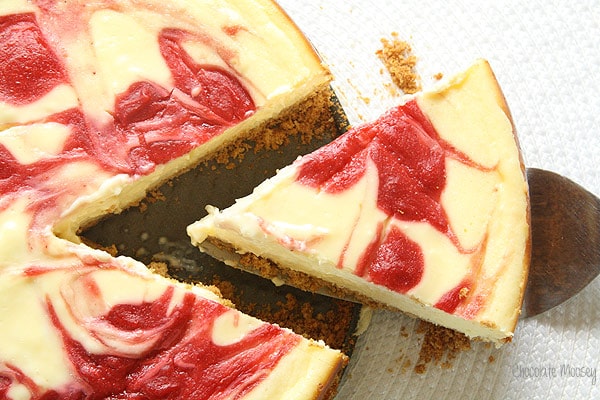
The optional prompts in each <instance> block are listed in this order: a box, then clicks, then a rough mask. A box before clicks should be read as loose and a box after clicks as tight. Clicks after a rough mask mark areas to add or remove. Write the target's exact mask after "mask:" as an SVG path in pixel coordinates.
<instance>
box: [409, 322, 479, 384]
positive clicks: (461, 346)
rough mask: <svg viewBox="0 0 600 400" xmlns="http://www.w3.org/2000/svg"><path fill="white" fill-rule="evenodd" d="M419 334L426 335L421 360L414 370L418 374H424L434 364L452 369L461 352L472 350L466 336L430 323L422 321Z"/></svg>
mask: <svg viewBox="0 0 600 400" xmlns="http://www.w3.org/2000/svg"><path fill="white" fill-rule="evenodd" d="M417 333H421V334H424V338H423V343H422V344H421V350H420V352H419V360H418V361H417V364H416V366H415V368H414V371H415V372H416V373H417V374H424V373H425V372H426V371H427V366H428V365H429V364H432V363H433V364H434V365H439V366H440V367H441V368H443V369H450V368H452V361H453V360H454V359H455V358H456V357H457V356H458V354H459V353H460V352H462V351H465V350H469V349H471V341H470V340H469V338H468V337H467V336H465V335H464V334H462V333H460V332H456V331H454V330H452V329H448V328H444V327H441V326H438V325H435V324H432V323H429V322H425V321H421V322H420V323H419V326H418V328H417Z"/></svg>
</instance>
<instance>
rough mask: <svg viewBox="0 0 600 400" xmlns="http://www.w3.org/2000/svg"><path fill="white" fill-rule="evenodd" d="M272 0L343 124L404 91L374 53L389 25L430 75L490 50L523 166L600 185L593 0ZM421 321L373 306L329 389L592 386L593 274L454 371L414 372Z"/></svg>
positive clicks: (359, 393)
mask: <svg viewBox="0 0 600 400" xmlns="http://www.w3.org/2000/svg"><path fill="white" fill-rule="evenodd" d="M280 4H281V6H282V8H284V9H285V10H286V11H287V12H288V14H289V15H290V16H291V18H292V19H293V20H294V21H295V22H296V23H297V24H298V26H299V27H300V29H301V30H303V31H304V33H305V34H306V35H307V37H308V38H309V39H310V41H311V42H312V43H313V44H314V46H315V47H316V49H317V50H318V51H319V53H320V54H321V56H322V57H323V59H324V60H325V62H326V63H327V64H328V65H329V67H330V68H331V70H332V72H333V73H334V75H335V77H336V81H335V90H336V92H337V94H338V96H339V97H340V99H341V101H342V104H343V107H344V109H345V111H346V112H347V114H348V117H349V119H350V121H351V123H354V124H356V123H360V122H363V121H367V120H371V119H374V118H376V117H377V116H378V115H380V114H381V113H382V112H383V111H384V110H385V109H387V108H388V107H389V106H391V105H393V104H395V103H396V102H397V101H398V99H397V98H394V96H393V95H392V94H391V93H390V91H389V90H388V89H386V87H385V83H386V82H388V81H387V79H388V78H387V77H386V75H385V73H382V72H381V70H382V65H381V63H380V61H379V60H378V58H377V56H376V55H375V51H376V50H377V49H379V48H381V43H380V39H381V38H391V33H392V32H397V33H398V36H399V38H401V39H403V40H407V41H409V42H410V43H411V44H412V46H413V50H414V53H415V55H417V57H418V58H419V63H418V65H417V66H418V71H419V73H420V74H421V76H422V77H423V79H424V81H423V85H424V87H427V86H429V85H431V84H432V82H433V81H434V79H433V75H434V74H436V73H438V72H442V73H444V75H446V76H449V75H451V74H452V73H453V72H456V71H459V70H461V69H463V68H464V67H466V66H468V65H469V64H470V63H471V62H472V61H473V60H474V59H476V58H479V57H481V58H486V59H488V60H489V61H490V63H491V65H492V68H493V69H494V71H495V73H496V75H497V78H498V81H499V82H500V84H501V86H502V88H503V91H504V94H505V96H506V99H507V101H508V104H509V106H510V108H511V111H512V114H513V118H514V121H515V124H516V127H517V130H518V133H519V139H520V142H521V146H522V150H523V153H524V158H525V162H526V164H527V166H528V167H541V168H544V169H548V170H552V171H555V172H558V173H560V174H562V175H564V176H567V177H569V178H570V179H572V180H574V181H576V182H578V183H579V184H581V185H583V186H585V187H586V188H587V189H588V190H590V191H591V192H593V193H595V194H596V195H600V172H599V171H600V168H599V167H598V161H597V158H598V153H599V151H600V2H598V1H597V0H587V1H577V2H567V1H545V0H544V1H542V0H533V1H527V2H524V1H518V0H513V1H496V2H489V4H488V2H481V1H462V2H437V1H417V0H414V1H413V0H410V1H409V0H404V1H390V2H383V1H373V2H366V1H360V0H353V1H309V2H299V1H296V0H281V1H280ZM415 327H416V323H415V322H414V321H413V320H411V319H410V318H407V317H404V316H401V315H399V314H396V313H392V312H377V313H375V315H374V319H373V322H372V324H371V326H370V328H369V329H368V331H367V332H366V333H365V334H364V335H363V336H361V338H360V340H359V341H358V344H357V348H356V350H355V353H354V355H353V357H352V359H351V362H350V365H349V367H348V369H347V371H346V375H345V378H344V381H343V383H342V386H341V389H340V392H339V395H338V396H337V399H339V400H346V399H357V400H364V399H370V400H380V399H390V400H391V399H394V400H396V399H412V398H418V399H427V398H435V399H544V400H545V399H599V398H600V381H598V379H596V371H597V369H600V279H596V280H595V281H593V282H592V283H591V284H590V285H589V286H588V287H587V288H586V289H584V291H583V292H581V293H580V294H579V295H577V296H576V297H574V298H572V299H571V300H570V301H568V302H567V303H565V304H563V305H561V306H559V307H558V308H556V309H554V310H551V311H549V312H547V313H545V314H542V315H540V316H538V317H535V318H531V319H526V320H523V321H521V322H520V324H519V326H518V328H517V331H516V335H515V338H514V340H513V342H512V343H510V344H507V345H505V346H504V347H502V348H501V349H494V348H490V347H489V346H484V345H483V344H475V345H474V346H473V350H472V351H468V352H464V353H461V354H460V356H459V357H458V358H457V359H456V360H454V362H453V363H452V364H453V367H452V368H451V369H442V368H440V367H434V366H429V368H428V370H427V373H426V374H422V375H419V374H416V373H414V372H413V369H412V367H414V365H415V363H416V361H417V358H418V353H419V348H420V344H421V343H420V340H421V339H422V336H421V335H415V334H410V335H402V334H401V329H403V328H404V330H405V332H407V333H412V332H414V329H415ZM405 336H408V337H405ZM490 356H493V359H494V360H493V362H490ZM407 361H408V362H410V367H409V368H406V364H405V363H406V362H407ZM586 374H587V375H593V376H585V375H586ZM577 375H580V376H577ZM581 375H583V376H581Z"/></svg>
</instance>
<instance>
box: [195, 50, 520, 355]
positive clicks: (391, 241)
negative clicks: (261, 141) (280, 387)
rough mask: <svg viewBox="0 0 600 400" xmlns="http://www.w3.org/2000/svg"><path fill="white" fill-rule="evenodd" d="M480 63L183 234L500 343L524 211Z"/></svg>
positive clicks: (493, 87) (514, 160)
mask: <svg viewBox="0 0 600 400" xmlns="http://www.w3.org/2000/svg"><path fill="white" fill-rule="evenodd" d="M528 204H529V203H528V188H527V183H526V180H525V175H524V169H523V164H522V160H521V155H520V150H519V146H518V142H517V138H516V136H515V132H514V127H513V123H512V120H511V116H510V113H509V110H508V107H507V105H506V102H505V99H504V97H503V95H502V92H501V90H500V87H499V85H498V83H497V81H496V78H495V76H494V74H493V72H492V70H491V68H490V66H489V64H488V63H487V62H486V61H484V60H479V61H477V62H476V63H475V64H474V65H473V66H471V67H470V68H469V69H467V70H466V71H464V72H463V73H460V74H458V75H457V76H455V77H453V78H451V79H450V80H449V81H447V82H445V83H444V84H443V85H441V86H440V87H438V88H437V89H435V90H432V91H429V92H424V93H420V94H417V95H415V96H413V97H410V98H408V100H407V101H406V102H405V103H404V104H402V105H400V106H398V107H396V108H393V109H391V110H389V111H388V112H386V113H385V114H384V115H382V116H381V117H380V118H379V119H377V120H376V121H373V122H371V123H367V124H364V125H362V126H357V127H354V128H352V129H350V130H349V131H348V132H346V133H345V134H344V135H342V136H340V137H339V138H338V139H336V140H335V141H333V142H331V143H330V144H328V145H325V146H324V147H322V148H320V149H318V150H316V151H315V152H313V153H311V154H308V155H306V156H303V157H300V158H299V159H298V160H296V161H295V162H294V163H293V164H291V165H289V166H287V167H286V168H283V169H282V170H280V171H279V172H278V173H277V175H276V176H274V177H273V178H271V179H269V180H266V181H265V182H263V183H262V184H261V185H260V186H258V187H257V188H256V189H255V191H254V192H253V193H252V194H251V195H249V196H247V197H245V198H242V199H240V200H238V201H237V202H236V203H235V204H234V205H232V206H231V207H229V208H227V209H225V210H223V211H220V210H218V209H215V208H212V207H209V208H208V212H209V215H208V216H206V217H205V218H203V219H202V220H200V221H198V222H196V223H195V224H193V225H191V226H190V227H189V228H188V233H189V234H190V236H191V238H192V241H193V243H194V244H196V245H198V246H199V247H200V249H201V250H203V251H207V252H209V253H210V254H214V255H215V256H216V257H219V258H221V259H223V260H225V261H226V262H228V263H230V264H232V265H236V266H239V267H241V268H244V269H249V270H253V271H254V272H256V273H260V274H262V275H264V276H266V277H268V278H271V279H273V280H274V281H275V282H278V283H279V282H286V283H289V284H292V285H297V286H300V287H303V288H305V289H309V290H322V289H326V290H327V291H329V292H331V293H334V294H336V295H341V296H348V295H350V296H353V297H354V298H355V299H357V300H359V301H361V302H363V303H366V304H369V305H372V306H376V307H385V308H390V309H397V310H401V311H404V312H406V313H409V314H411V315H414V316H416V317H418V318H422V319H424V320H427V321H430V322H433V323H435V324H439V325H442V326H445V327H448V328H452V329H454V330H457V331H460V332H463V333H465V334H466V335H468V336H469V337H471V338H480V339H483V340H487V341H493V342H496V343H502V342H504V341H507V340H510V338H511V337H512V335H513V332H514V328H515V325H516V323H517V319H518V316H519V313H520V307H521V301H522V296H523V290H524V287H525V283H526V279H527V272H528V262H529V250H530V249H529V247H530V246H529V244H530V229H529V207H528Z"/></svg>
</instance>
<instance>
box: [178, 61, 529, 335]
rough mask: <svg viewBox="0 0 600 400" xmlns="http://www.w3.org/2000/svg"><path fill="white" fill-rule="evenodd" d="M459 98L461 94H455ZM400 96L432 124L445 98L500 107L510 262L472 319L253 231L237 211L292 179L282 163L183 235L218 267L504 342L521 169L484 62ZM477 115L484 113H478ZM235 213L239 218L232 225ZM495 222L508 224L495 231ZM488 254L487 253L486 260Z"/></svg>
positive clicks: (511, 319) (522, 260)
mask: <svg viewBox="0 0 600 400" xmlns="http://www.w3.org/2000/svg"><path fill="white" fill-rule="evenodd" d="M457 93H458V97H457ZM463 95H464V96H466V97H461V96H463ZM408 98H409V99H416V101H417V102H418V104H419V106H420V107H421V108H422V109H423V110H424V112H425V114H426V115H427V116H428V117H429V118H430V119H431V120H432V123H433V125H434V126H436V128H438V126H440V125H443V124H446V123H448V122H447V121H445V120H444V119H445V116H444V109H445V107H447V106H448V105H451V107H454V106H456V104H453V103H455V102H457V101H458V102H460V101H465V99H468V101H476V102H480V103H484V104H492V106H493V107H496V108H497V109H499V110H500V112H499V113H497V114H498V115H497V116H498V117H499V118H500V119H502V124H504V125H503V129H504V130H505V131H506V130H508V129H510V140H513V141H514V142H513V143H512V144H511V146H513V148H512V149H511V151H510V153H511V154H510V157H511V161H510V162H509V163H507V164H509V165H508V167H507V168H508V169H507V170H504V169H503V170H502V171H501V173H502V174H504V173H507V174H508V175H509V177H510V181H509V182H508V184H507V185H504V186H505V187H503V188H502V191H503V192H502V193H504V192H506V193H505V194H504V195H505V198H504V199H503V200H502V201H506V202H509V203H510V202H512V201H514V202H516V203H515V204H516V206H515V208H516V209H517V210H516V212H515V213H514V214H511V213H508V214H506V215H503V216H502V217H501V218H504V219H505V220H504V221H502V223H500V224H498V225H499V227H495V228H494V229H500V232H501V233H500V235H512V238H511V237H509V236H507V237H506V238H504V239H510V240H509V242H510V243H507V245H510V246H511V254H510V255H509V256H510V257H513V260H512V261H510V262H509V267H508V269H507V271H505V272H504V273H498V278H497V284H496V283H495V284H494V287H493V289H492V290H491V291H490V293H488V295H487V296H488V298H489V299H490V300H489V301H491V302H493V304H494V308H493V309H490V310H484V311H485V312H483V313H481V315H478V316H477V318H472V319H465V318H462V317H457V316H455V315H452V314H450V313H447V312H444V311H442V310H440V309H438V308H435V307H433V306H432V304H425V303H424V302H422V301H420V299H418V298H415V297H413V296H410V295H402V294H400V295H399V294H398V293H397V292H395V291H393V290H390V289H388V288H386V287H384V286H381V285H375V284H370V283H367V282H365V280H364V279H362V278H359V277H358V276H356V275H354V274H352V273H347V271H343V270H342V269H340V268H337V266H336V264H335V263H332V262H331V261H329V260H322V259H319V258H318V256H314V255H311V256H306V254H303V253H302V252H298V251H290V250H289V249H286V248H285V246H281V245H280V244H278V243H276V242H275V243H274V242H273V240H269V239H268V238H267V236H268V234H265V233H264V232H260V228H255V227H253V226H252V225H251V223H250V224H248V222H249V221H250V220H252V219H253V218H246V217H247V215H243V214H244V213H245V212H246V210H247V209H248V207H249V206H250V205H251V204H252V203H253V202H254V201H255V200H257V199H259V198H260V197H261V196H268V195H269V193H270V192H271V191H272V188H273V187H276V185H277V183H278V182H279V181H280V180H286V179H287V180H290V179H293V175H294V173H295V172H294V170H293V168H294V164H292V165H290V166H288V167H286V168H283V169H282V170H280V171H279V173H278V175H277V176H276V177H274V178H271V179H270V180H267V181H265V182H263V184H261V185H259V186H258V187H257V188H256V189H255V191H254V192H253V193H252V194H250V195H248V196H247V197H245V198H242V199H239V200H238V201H236V204H234V205H232V206H231V207H229V208H227V209H225V210H222V211H220V210H218V209H216V208H214V207H207V210H208V213H209V215H208V216H206V217H204V218H203V219H201V220H200V221H198V222H196V223H195V224H192V225H191V226H190V227H188V234H189V235H190V236H191V238H192V243H193V244H194V245H196V246H198V247H199V248H200V250H201V251H204V252H206V253H208V254H211V255H213V256H214V257H216V258H218V259H221V260H222V261H224V262H225V263H226V264H229V265H232V266H235V267H238V268H241V269H244V270H248V271H250V272H253V273H255V274H258V275H262V276H264V277H266V278H269V279H272V280H273V281H274V282H275V283H276V284H282V283H286V284H290V285H292V286H297V287H300V288H302V289H305V290H309V291H315V292H322V293H329V294H331V295H333V296H336V297H341V298H350V299H354V300H355V301H358V302H361V303H364V304H367V305H369V306H372V307H378V308H387V309H395V310H400V311H402V312H405V313H407V314H410V315H412V316H415V317H417V318H420V319H423V320H426V321H429V322H432V323H434V324H437V325H441V326H445V327H448V328H450V329H453V330H456V331H458V332H462V333H464V334H465V335H467V336H468V337H470V338H472V339H477V340H483V341H491V342H494V343H496V344H497V345H498V346H499V345H501V344H502V343H505V342H507V341H510V340H511V339H512V336H513V335H514V330H515V328H516V324H517V321H518V318H519V315H520V309H521V304H522V299H523V293H524V289H525V285H526V282H527V275H528V268H529V267H528V266H529V257H530V246H531V244H530V241H531V236H530V226H529V213H530V211H529V200H528V189H527V182H526V178H525V173H524V171H525V168H524V163H523V160H522V155H521V152H520V147H519V143H518V141H517V137H516V132H515V128H514V124H513V120H512V117H511V114H510V111H509V109H508V106H507V103H506V101H505V98H504V95H503V93H502V91H501V89H500V86H499V84H498V82H497V80H496V77H495V75H494V73H493V71H492V69H491V67H490V65H489V63H488V62H487V61H486V60H482V59H481V60H477V61H476V62H475V63H474V64H473V65H472V66H471V67H469V68H468V69H466V70H465V71H463V72H462V73H459V74H456V75H455V76H454V77H451V78H450V79H448V80H447V81H445V82H441V83H440V84H439V85H438V86H436V87H435V88H434V89H433V90H430V91H427V92H422V93H418V94H416V95H415V96H409V97H408ZM459 106H460V104H459ZM477 109H478V112H481V111H482V110H484V109H482V108H481V107H478V108H477ZM482 117H483V118H484V119H485V118H487V117H486V116H485V115H484V116H482ZM438 130H439V129H438ZM504 133H505V134H508V132H504ZM440 135H441V136H442V137H443V136H444V133H443V132H440ZM461 144H462V143H461ZM469 146H471V145H469V144H468V143H467V149H466V152H467V153H468V154H469V155H473V156H474V157H475V158H476V155H477V148H476V143H475V144H474V145H472V146H475V147H469ZM502 168H504V166H502ZM290 177H291V178H290ZM507 204H508V203H507ZM236 218H238V219H239V221H237V222H234V221H235V220H236ZM503 225H508V226H510V227H511V228H507V227H506V226H504V228H503V227H502V226H503ZM502 229H505V230H502ZM506 229H509V230H510V229H512V230H513V232H507V231H506ZM504 239H502V240H504ZM513 239H514V240H513ZM502 246H504V243H502V242H500V243H496V244H495V247H494V249H499V248H502ZM513 248H514V249H513ZM512 250H514V251H512ZM490 253H492V251H490ZM493 256H494V255H493V254H492V256H491V257H493ZM496 305H498V307H496Z"/></svg>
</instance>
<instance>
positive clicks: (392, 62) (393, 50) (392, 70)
mask: <svg viewBox="0 0 600 400" xmlns="http://www.w3.org/2000/svg"><path fill="white" fill-rule="evenodd" d="M381 44H382V45H383V48H381V49H379V50H377V51H376V52H375V54H376V55H377V56H378V57H379V59H380V60H381V62H383V65H384V66H385V68H386V69H387V71H388V73H389V74H390V76H391V78H392V81H393V82H394V84H395V85H396V86H397V87H398V88H400V90H402V91H403V92H404V93H408V94H412V93H416V92H418V91H419V90H421V83H420V77H419V74H418V73H417V72H416V69H415V66H416V64H417V57H416V56H415V55H413V54H412V47H411V46H410V44H408V43H407V42H405V41H403V40H400V39H399V38H398V33H397V32H392V38H391V40H389V39H386V38H382V39H381Z"/></svg>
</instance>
